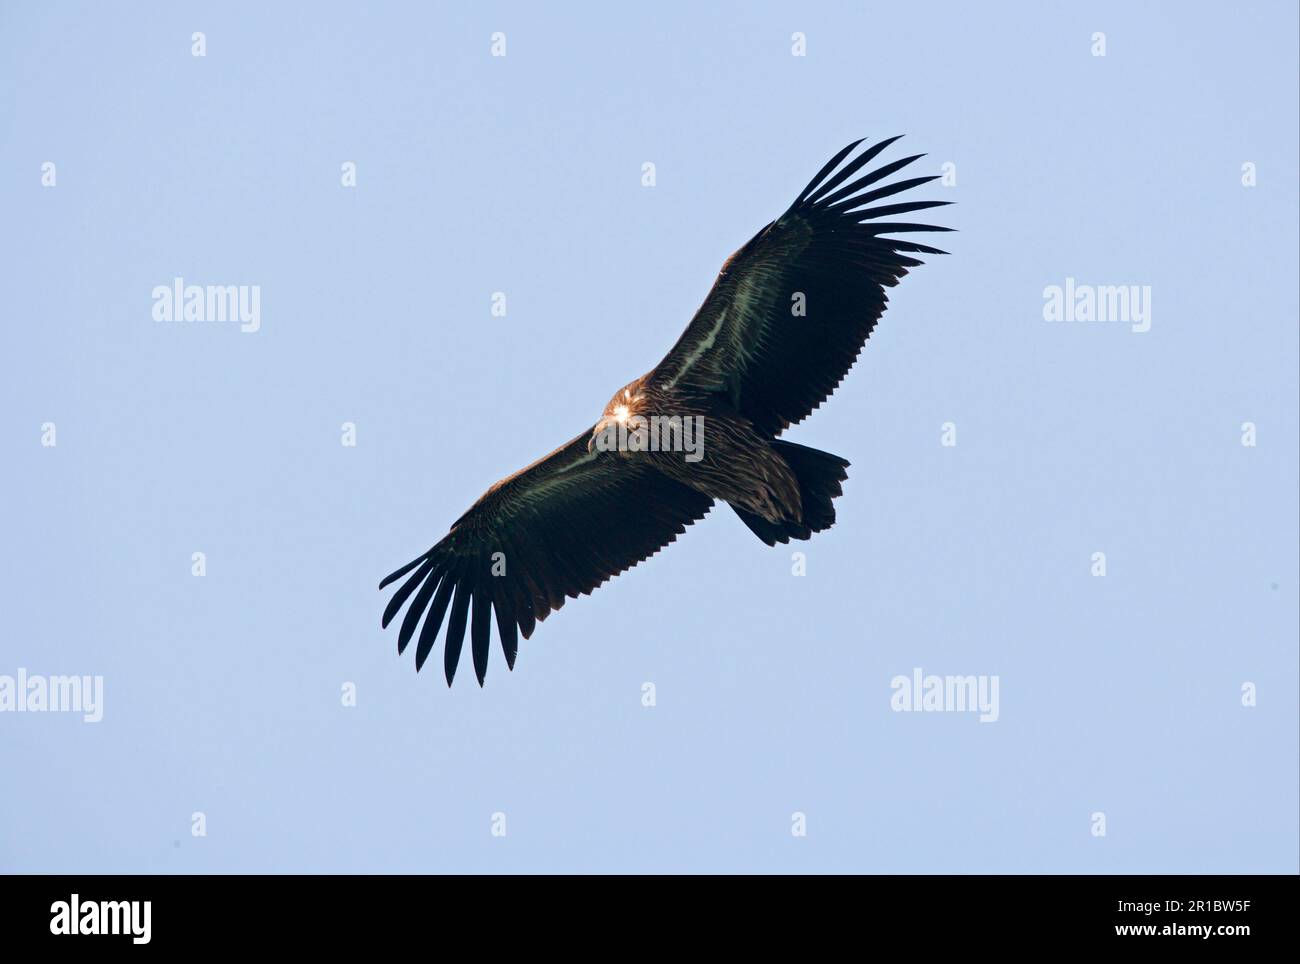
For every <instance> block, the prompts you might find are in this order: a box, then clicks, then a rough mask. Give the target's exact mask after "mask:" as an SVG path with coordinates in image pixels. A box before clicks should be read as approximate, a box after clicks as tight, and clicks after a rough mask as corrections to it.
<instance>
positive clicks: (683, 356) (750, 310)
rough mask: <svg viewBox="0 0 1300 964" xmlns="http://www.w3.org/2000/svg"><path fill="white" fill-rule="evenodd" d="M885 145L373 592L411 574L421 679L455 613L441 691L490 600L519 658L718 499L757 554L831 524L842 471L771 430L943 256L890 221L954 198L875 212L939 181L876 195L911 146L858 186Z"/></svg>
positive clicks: (793, 218)
mask: <svg viewBox="0 0 1300 964" xmlns="http://www.w3.org/2000/svg"><path fill="white" fill-rule="evenodd" d="M896 140H898V138H897V137H893V138H889V139H888V140H885V141H881V142H880V143H877V144H875V145H872V146H870V147H868V148H867V149H866V150H864V151H862V152H861V153H859V154H857V156H856V157H853V158H852V159H851V160H848V161H847V163H845V161H846V159H847V158H849V157H850V155H851V154H853V152H854V150H855V149H856V148H857V147H858V146H859V145H860V144H862V141H860V140H859V141H855V142H854V143H852V144H850V145H849V146H848V147H846V148H844V149H843V150H842V151H840V152H839V153H838V154H836V155H835V156H834V157H833V158H831V160H830V161H829V162H827V164H826V165H825V166H824V167H823V168H822V169H821V170H820V171H818V172H817V175H816V176H815V177H814V178H813V179H812V181H810V182H809V184H808V186H807V187H805V188H804V189H803V191H802V192H800V194H799V196H798V197H797V198H795V200H794V203H793V204H791V205H790V207H789V209H788V210H787V211H786V212H785V213H784V214H782V215H781V216H780V217H779V218H777V219H776V220H775V221H772V222H771V223H770V224H768V225H766V226H765V227H764V228H763V229H762V230H760V231H759V232H758V233H757V234H756V235H754V237H753V238H751V239H750V240H749V242H748V243H746V244H745V246H744V247H742V248H741V249H740V250H739V251H737V252H736V253H735V254H733V255H732V256H731V257H730V258H728V259H727V262H726V263H725V264H724V265H723V266H722V270H721V271H720V272H719V273H718V278H717V281H715V282H714V284H713V288H712V290H711V291H710V292H709V295H708V297H707V298H705V300H704V304H703V305H702V306H701V307H700V309H699V311H697V312H696V313H695V317H694V318H692V319H691V323H690V324H689V325H687V327H686V331H684V332H683V333H682V336H681V337H680V338H679V339H678V340H677V344H675V345H674V346H673V347H672V349H671V350H670V351H669V352H668V354H667V355H666V356H665V357H664V359H663V361H661V362H660V363H659V364H658V365H656V366H655V367H654V369H652V370H651V371H650V372H649V373H648V374H646V375H643V376H641V377H640V378H638V379H636V380H635V381H633V382H631V383H629V384H628V385H626V386H624V387H623V388H621V389H619V390H618V391H617V392H616V393H615V394H614V397H613V398H612V399H610V401H609V404H608V405H606V406H605V409H604V412H603V413H602V414H601V417H600V419H599V420H597V422H596V424H595V425H593V426H592V427H590V428H586V429H583V431H582V432H580V433H579V434H578V435H577V436H576V437H575V438H574V439H573V440H572V441H570V442H567V443H565V444H564V445H561V446H560V447H559V448H558V449H556V450H555V451H554V452H552V453H551V454H550V455H547V456H545V457H544V458H542V459H539V460H538V461H536V462H534V463H533V464H532V465H530V466H528V467H527V468H524V469H521V470H520V471H518V472H516V473H515V474H514V475H511V476H509V477H508V478H505V479H502V480H501V481H500V482H498V483H496V484H495V485H494V486H492V487H491V488H490V489H488V490H487V491H486V492H485V493H484V494H483V496H482V497H481V498H480V499H479V500H478V501H477V502H475V503H474V505H472V506H471V507H470V508H469V510H468V511H466V512H465V514H464V515H462V516H461V517H460V518H459V519H457V520H456V521H455V522H454V523H453V524H452V527H451V531H450V532H448V533H447V535H445V536H444V537H443V538H442V539H441V540H440V541H439V542H438V543H437V544H436V545H434V546H433V547H432V548H431V549H429V551H428V552H425V553H423V554H422V555H421V556H419V557H418V558H416V559H413V560H412V561H411V562H409V563H407V564H406V565H405V566H402V568H400V569H398V570H397V571H396V572H394V573H393V574H392V575H390V576H388V577H387V578H386V579H384V580H383V582H381V583H380V584H379V588H380V589H383V588H384V587H385V586H387V585H389V583H392V582H394V581H396V580H398V579H401V578H402V577H404V576H405V577H407V578H406V581H405V582H403V583H402V585H401V586H400V587H399V588H398V590H397V592H395V593H394V594H393V597H392V599H391V600H390V601H389V603H388V607H387V608H386V609H385V610H384V616H383V625H384V627H387V626H388V624H389V623H390V622H391V621H392V620H393V618H394V617H395V616H396V615H397V614H398V613H399V612H400V611H401V609H402V606H403V605H404V604H405V603H406V601H407V600H408V599H410V600H411V604H410V607H409V608H408V609H407V611H406V615H405V617H404V618H403V619H402V624H401V629H400V630H399V632H398V637H397V651H398V653H399V654H400V653H402V652H404V651H405V650H406V647H407V644H408V643H410V641H411V639H412V638H415V634H416V630H417V628H418V629H419V637H418V641H417V643H416V647H415V668H416V670H417V671H418V670H419V669H420V667H422V666H423V665H424V662H425V660H426V659H427V658H428V656H429V653H430V651H431V650H432V649H433V644H434V641H435V639H436V637H437V635H438V630H439V628H440V627H441V626H442V623H443V618H444V617H446V616H447V614H448V612H449V611H450V617H449V618H448V620H447V634H446V639H445V643H444V650H443V667H444V671H445V674H446V677H447V683H448V685H450V684H451V681H452V678H453V676H454V675H455V672H456V665H457V663H458V662H459V660H460V652H461V645H462V643H463V641H464V638H465V629H466V623H467V622H468V624H469V635H470V649H471V652H472V654H473V658H474V672H475V673H476V675H477V676H478V681H479V685H480V686H481V685H482V684H483V679H484V676H485V674H486V672H487V664H488V650H489V641H490V634H491V617H492V613H493V611H495V613H496V624H497V633H498V636H499V637H500V640H501V648H502V651H503V652H504V654H505V658H506V665H508V666H509V667H510V668H511V669H513V668H514V664H515V655H516V653H517V652H518V636H519V634H522V635H523V637H524V639H528V638H529V636H531V635H532V632H533V629H534V627H535V625H536V623H537V622H538V621H540V620H543V619H545V618H546V617H547V615H548V614H549V613H550V612H551V611H552V610H556V609H559V608H560V607H561V606H563V605H564V601H565V599H566V597H573V598H576V597H577V596H578V595H579V594H580V593H590V592H591V591H592V590H593V589H595V588H596V587H597V586H599V585H600V584H601V583H603V582H605V580H607V579H609V578H610V577H611V576H615V575H618V574H619V573H621V572H623V571H624V570H625V569H630V568H631V567H632V566H635V565H636V564H637V563H638V562H641V561H642V560H643V559H647V558H649V557H650V556H652V555H654V554H655V553H656V552H658V551H659V550H660V549H662V548H663V547H664V546H666V545H668V543H670V542H672V541H674V540H675V539H676V538H677V536H678V535H680V534H681V533H682V532H684V531H685V530H686V527H687V526H688V525H691V524H692V523H693V522H696V521H697V520H699V519H700V518H702V517H703V516H704V514H705V513H707V512H708V511H709V508H710V507H711V506H712V505H713V503H714V502H715V501H719V500H720V501H723V502H726V503H728V504H729V505H730V506H731V507H732V509H734V510H735V512H736V514H737V515H738V516H740V518H741V520H742V521H743V522H744V523H745V525H746V526H748V527H749V528H750V529H751V530H752V531H753V532H754V534H755V535H757V536H758V537H759V538H760V539H762V540H763V542H765V543H767V544H768V545H769V546H771V545H775V544H776V543H778V542H782V543H784V542H788V541H789V540H790V539H807V538H809V536H811V535H812V533H814V532H821V531H822V530H823V529H827V528H829V527H830V526H831V525H832V524H833V523H834V521H835V507H834V506H833V505H832V500H833V499H835V498H836V497H837V496H839V495H840V494H841V491H842V490H841V488H840V483H841V482H843V481H844V480H845V479H846V478H847V475H846V473H845V471H844V470H845V469H846V468H847V467H848V464H849V463H848V462H847V461H845V460H844V459H842V458H840V457H839V456H836V455H830V454H828V453H826V452H821V451H818V450H817V449H812V448H807V447H805V446H802V445H796V444H795V443H793V442H787V441H784V440H782V439H778V438H777V436H778V435H780V434H781V433H782V432H783V431H784V430H785V429H786V428H788V427H789V426H791V425H793V424H795V423H796V422H799V421H800V420H801V419H803V418H804V417H806V416H807V415H808V414H809V413H810V412H811V411H812V410H813V409H815V408H817V407H818V406H819V405H820V404H821V403H822V402H823V401H825V400H826V399H827V398H828V397H829V396H830V394H831V392H833V391H834V390H835V387H836V386H837V385H838V384H839V383H840V380H841V379H842V378H843V377H844V375H845V374H846V373H847V372H848V370H849V368H850V367H852V365H853V362H854V361H855V360H856V358H857V356H858V352H860V351H861V350H862V346H863V344H864V343H865V342H866V340H867V337H868V336H869V335H870V334H871V331H872V329H873V328H875V326H876V322H877V321H878V320H879V318H880V316H881V313H882V312H883V311H884V310H885V304H886V301H887V299H886V297H885V288H887V287H892V286H893V285H895V284H897V283H898V280H899V279H900V278H901V277H902V276H903V275H905V274H907V271H908V269H909V268H912V267H915V266H917V265H919V264H921V262H920V261H919V260H918V259H917V258H915V257H913V256H914V255H917V254H944V253H945V252H943V251H940V250H939V249H937V248H932V247H929V246H927V245H924V244H918V243H916V242H913V241H905V240H899V239H896V238H893V237H887V236H886V235H894V234H910V233H912V232H916V231H946V230H950V229H948V228H940V227H934V226H931V225H925V224H912V223H909V222H900V221H894V220H889V219H890V218H893V217H895V216H897V215H901V214H907V213H909V212H911V211H919V210H921V209H923V208H931V207H938V206H939V205H941V204H946V203H948V202H946V201H904V202H901V203H900V202H896V201H894V202H889V203H885V204H877V203H876V202H878V201H882V200H884V199H885V198H888V197H892V196H893V195H896V194H900V193H902V192H903V191H907V190H909V189H910V188H914V187H917V186H918V185H921V184H924V183H926V182H928V181H933V180H935V178H934V177H915V178H911V179H908V180H900V181H896V182H894V183H891V184H886V185H883V186H873V185H876V184H877V183H878V182H880V181H882V180H884V179H885V178H887V177H889V176H890V175H892V174H894V173H895V172H897V171H900V170H901V169H903V168H904V167H906V166H907V165H908V164H910V163H912V162H913V161H915V160H916V159H917V158H919V157H922V156H924V155H921V154H916V155H913V156H911V157H904V158H902V159H900V160H896V161H893V162H892V163H889V164H884V165H882V166H881V167H878V168H876V169H875V170H873V171H870V172H869V173H866V174H863V175H861V176H856V177H855V175H857V174H858V172H859V171H861V170H862V169H863V168H864V167H866V165H867V164H869V163H870V162H871V161H872V160H874V159H875V158H876V156H877V155H879V154H880V153H881V152H882V151H883V150H884V149H885V148H887V147H888V146H889V145H890V144H892V143H893V142H894V141H896ZM841 164H842V165H843V166H840V165H841ZM837 168H838V170H837ZM881 219H884V220H881ZM412 596H414V598H413V599H412ZM421 617H423V618H424V624H423V626H421V625H420V619H421Z"/></svg>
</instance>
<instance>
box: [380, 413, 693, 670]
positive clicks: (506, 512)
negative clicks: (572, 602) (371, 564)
mask: <svg viewBox="0 0 1300 964" xmlns="http://www.w3.org/2000/svg"><path fill="white" fill-rule="evenodd" d="M590 437H591V430H590V429H589V430H587V431H586V432H584V433H582V434H581V435H579V436H578V437H577V438H575V439H574V440H573V441H571V442H569V443H568V444H567V445H562V446H561V447H560V448H558V449H556V450H555V451H554V452H552V453H551V454H550V455H548V456H546V457H545V458H543V459H540V460H538V461H537V462H534V463H533V464H532V465H530V466H528V467H527V468H526V469H522V470H521V471H519V472H516V473H515V474H514V475H512V476H510V477H509V478H506V479H502V480H501V481H500V482H498V483H497V484H496V485H494V486H492V488H490V489H488V490H487V492H485V493H483V496H482V498H480V499H479V500H478V501H477V502H476V503H474V505H473V506H472V507H471V508H470V509H469V511H467V512H466V513H465V514H464V515H462V516H461V517H460V518H459V519H457V520H456V522H455V523H454V524H453V525H452V527H451V531H450V532H448V533H447V535H446V536H445V537H444V538H443V539H442V541H441V542H439V543H438V544H437V545H435V546H434V547H433V548H431V549H430V550H429V551H428V552H426V553H424V555H422V556H420V557H419V558H418V559H414V560H412V561H411V562H409V563H407V564H406V565H405V566H403V567H402V568H401V569H398V570H397V571H396V572H394V573H393V574H392V575H390V576H388V577H387V578H386V579H384V581H383V582H381V583H380V584H379V588H380V589H383V588H384V587H385V586H387V585H388V584H389V583H391V582H394V581H396V580H398V579H401V578H402V577H403V576H407V575H408V573H409V574H410V575H409V577H408V578H407V579H406V581H405V582H403V583H402V585H401V587H400V588H399V589H398V590H397V592H396V593H394V594H393V598H392V599H391V600H390V601H389V603H388V608H387V609H385V610H384V619H383V625H384V626H385V627H387V626H388V624H389V623H390V622H391V621H392V620H393V618H394V617H395V616H396V615H397V613H398V612H399V611H400V610H401V608H402V606H403V604H405V603H406V601H407V600H408V599H410V598H411V597H412V595H414V599H413V600H412V601H411V605H410V606H409V607H408V608H407V610H406V616H405V617H404V618H403V619H402V626H401V629H400V630H399V632H398V636H397V651H398V652H399V653H401V652H404V651H405V650H406V646H407V644H408V643H409V642H410V641H411V639H412V637H413V636H414V635H415V630H416V628H417V626H419V623H420V618H421V617H422V616H423V617H424V625H423V627H421V628H420V634H419V640H418V642H417V643H416V647H415V668H416V670H417V671H418V670H419V669H420V667H422V666H423V665H424V661H425V659H426V658H427V657H428V655H429V652H430V650H432V649H433V643H434V639H435V638H436V637H437V635H438V629H439V628H440V627H441V625H442V621H443V617H444V616H446V615H447V613H448V610H449V609H450V612H451V616H450V618H449V619H448V622H447V635H446V640H445V648H444V650H443V666H444V670H445V672H446V675H447V683H448V685H450V684H451V681H452V677H453V676H454V675H455V672H456V664H457V662H459V660H460V651H461V644H462V642H463V641H464V637H465V625H466V622H467V621H468V622H469V632H470V649H471V652H472V654H473V657H474V672H475V673H476V674H477V676H478V681H479V685H480V686H481V685H482V684H483V677H484V675H485V674H486V673H487V662H488V643H489V636H490V632H491V626H490V620H491V615H492V611H493V610H495V611H496V623H497V635H498V637H499V638H500V640H501V649H502V651H503V652H504V653H505V657H506V663H507V665H509V666H510V668H511V669H513V668H514V665H515V654H516V653H517V651H518V636H517V632H518V633H522V634H523V637H524V639H527V638H528V637H529V636H530V635H532V632H533V627H534V625H535V624H536V622H537V621H539V620H542V619H545V618H546V617H547V615H549V614H550V612H551V610H553V609H559V608H560V607H561V606H563V605H564V600H565V597H566V596H571V597H574V598H577V596H578V594H579V593H590V592H591V591H592V590H593V589H595V588H596V587H597V586H599V585H600V584H601V583H603V582H604V581H605V580H607V579H609V578H610V577H611V576H616V575H618V574H619V573H620V572H622V571H624V570H625V569H630V568H632V567H633V566H635V565H636V564H637V563H638V562H641V561H642V560H643V559H647V558H649V557H650V556H652V555H654V554H655V553H656V552H658V551H659V550H660V549H662V548H663V547H664V546H666V545H668V543H670V542H672V541H673V540H674V539H676V538H677V536H678V535H680V534H681V533H682V532H685V531H686V527H687V526H688V525H690V524H691V523H692V522H695V521H696V520H698V519H701V518H703V516H704V514H705V513H706V512H708V511H709V507H710V506H711V505H712V504H713V500H712V499H710V498H709V497H708V496H706V495H701V494H700V493H699V492H696V491H695V490H694V489H692V488H690V487H688V486H686V485H683V484H682V483H680V482H675V481H673V480H672V479H670V478H668V477H667V476H666V475H663V474H662V473H660V472H658V471H656V470H655V469H653V468H650V467H649V466H648V465H645V464H643V463H641V462H639V461H636V460H629V459H624V458H620V457H619V456H618V455H617V454H615V453H612V452H599V451H597V452H588V451H587V440H588V439H589V438H590ZM412 570H414V572H412ZM426 613H427V615H426ZM516 631H517V632H516Z"/></svg>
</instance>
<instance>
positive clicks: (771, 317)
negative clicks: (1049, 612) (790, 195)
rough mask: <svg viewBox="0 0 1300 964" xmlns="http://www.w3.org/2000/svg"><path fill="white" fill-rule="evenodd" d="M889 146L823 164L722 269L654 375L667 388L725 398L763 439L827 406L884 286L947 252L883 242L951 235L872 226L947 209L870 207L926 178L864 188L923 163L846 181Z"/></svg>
mask: <svg viewBox="0 0 1300 964" xmlns="http://www.w3.org/2000/svg"><path fill="white" fill-rule="evenodd" d="M896 140H898V138H897V137H891V138H890V139H888V140H885V141H881V142H880V143H879V144H876V145H874V146H872V147H870V148H868V149H867V150H865V151H863V152H862V153H861V154H859V155H858V156H857V157H855V158H854V159H853V160H851V161H849V162H848V163H847V164H845V165H844V166H843V167H842V168H840V170H839V171H838V172H836V173H834V174H832V173H831V172H832V171H834V170H835V168H836V166H838V165H839V164H840V163H841V162H842V161H844V159H845V158H846V157H848V156H849V155H850V154H851V153H852V152H853V150H854V148H856V147H857V146H858V145H859V144H861V143H862V141H855V142H854V143H852V144H850V145H849V146H848V147H846V148H844V150H842V151H840V152H839V153H838V154H836V155H835V156H834V157H833V158H831V160H830V162H829V163H827V165H826V166H825V167H823V168H822V169H821V170H820V171H818V172H817V176H816V177H814V178H813V179H812V181H811V183H809V185H808V186H807V187H806V188H804V190H803V193H801V194H800V195H799V197H797V198H796V199H795V202H794V204H792V205H790V209H789V210H788V211H786V212H785V213H784V214H782V215H781V216H780V217H779V218H777V219H776V220H775V221H773V222H772V223H770V224H768V225H767V226H766V227H764V228H763V229H762V230H761V231H759V232H758V234H756V235H755V236H754V237H753V238H752V239H751V240H750V241H749V243H748V244H746V245H745V246H744V247H743V248H741V249H740V250H739V251H737V252H736V253H735V254H733V255H732V256H731V257H730V258H729V259H728V260H727V263H726V264H724V265H723V266H722V271H721V272H720V273H719V275H718V279H717V281H716V282H714V285H713V288H712V290H711V291H710V292H709V296H708V297H707V298H706V299H705V301H704V304H703V305H702V306H701V307H700V310H699V311H697V312H696V313H695V317H694V318H693V319H692V320H691V323H690V324H689V325H688V326H687V328H686V331H685V332H683V333H682V336H681V338H680V339H678V341H677V344H676V345H674V346H673V349H672V350H671V351H670V352H669V353H668V355H667V356H666V357H665V358H664V360H663V361H662V362H660V363H659V365H658V367H657V368H656V369H655V371H654V372H653V373H652V375H651V377H652V378H654V379H657V380H658V381H659V383H660V384H662V385H664V386H665V387H666V388H673V387H677V386H678V383H679V382H680V383H683V384H684V385H687V386H690V387H692V388H694V389H695V390H698V391H706V392H718V393H721V394H726V395H728V396H729V397H730V399H731V402H732V405H733V406H734V407H735V408H736V409H737V410H738V411H739V412H740V413H741V414H742V415H744V416H745V417H747V418H748V419H749V420H750V421H751V422H753V424H754V426H755V427H756V428H757V429H758V430H759V431H761V432H764V433H765V434H768V435H772V436H775V435H777V434H779V433H780V432H781V431H783V430H784V429H785V428H787V427H788V426H790V425H792V424H794V423H795V422H798V421H799V420H800V419H803V418H804V417H806V416H807V415H808V414H809V413H810V412H811V411H812V410H813V409H815V408H816V407H817V406H818V405H820V404H821V403H822V402H823V401H825V400H826V399H827V398H828V397H829V396H830V394H831V392H833V391H834V390H835V387H836V386H837V385H838V384H839V383H840V380H841V379H842V378H843V377H844V375H845V374H846V373H847V372H848V370H849V369H850V368H851V367H852V366H853V362H854V361H855V360H856V359H857V357H858V352H860V351H861V350H862V346H863V344H864V343H865V342H866V340H867V337H868V336H869V335H870V334H871V331H872V329H873V328H875V326H876V322H877V321H878V320H879V318H880V315H881V313H882V312H883V311H884V310H885V304H886V301H887V300H888V299H887V298H886V297H885V288H886V287H892V286H893V285H896V284H897V283H898V279H899V278H901V277H902V276H903V275H905V274H907V269H908V268H911V267H914V266H916V265H919V264H921V262H920V261H919V260H917V259H916V258H914V257H912V255H913V254H918V253H922V254H944V253H945V252H943V251H940V250H939V249H938V248H931V247H928V246H927V245H924V244H917V243H914V242H911V241H901V240H897V239H895V238H889V237H883V235H887V234H905V233H910V232H914V231H947V230H950V229H948V228H940V227H932V226H930V225H924V224H911V223H901V222H898V221H892V220H884V221H881V220H878V219H880V218H892V217H894V216H895V215H900V214H907V213H908V212H911V211H919V210H921V209H923V208H932V207H938V206H940V205H942V204H947V203H949V202H947V201H908V202H903V203H888V204H881V205H876V203H875V202H877V201H880V200H883V199H884V198H887V197H891V196H892V195H895V194H899V193H901V192H903V191H906V190H908V189H909V188H913V187H916V186H918V185H921V184H924V183H926V182H928V181H933V180H935V178H934V177H917V178H912V179H910V180H903V181H897V182H895V183H893V184H887V185H884V186H883V187H875V188H872V187H871V185H874V184H876V183H877V182H878V181H882V180H884V179H885V178H887V177H889V176H890V175H891V174H894V173H895V172H897V171H899V170H901V169H902V168H904V167H906V166H907V165H908V164H910V163H912V161H915V160H916V159H917V158H919V157H923V156H924V155H923V154H916V155H913V156H911V157H905V158H902V159H901V160H898V161H894V162H892V163H890V164H886V165H884V166H883V167H879V168H877V169H876V170H874V171H871V172H870V173H868V174H865V175H863V176H861V177H857V178H855V179H853V180H851V181H850V180H849V179H850V178H853V177H854V175H855V174H857V173H858V171H860V170H861V169H862V168H863V167H865V166H866V165H867V164H868V163H870V162H871V161H872V160H873V159H874V158H875V157H876V156H877V155H878V154H879V153H880V152H881V151H883V150H884V149H885V148H886V147H888V146H889V145H890V144H892V143H893V142H894V141H896ZM846 181H848V183H845V182H846ZM873 205H874V206H873Z"/></svg>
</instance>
